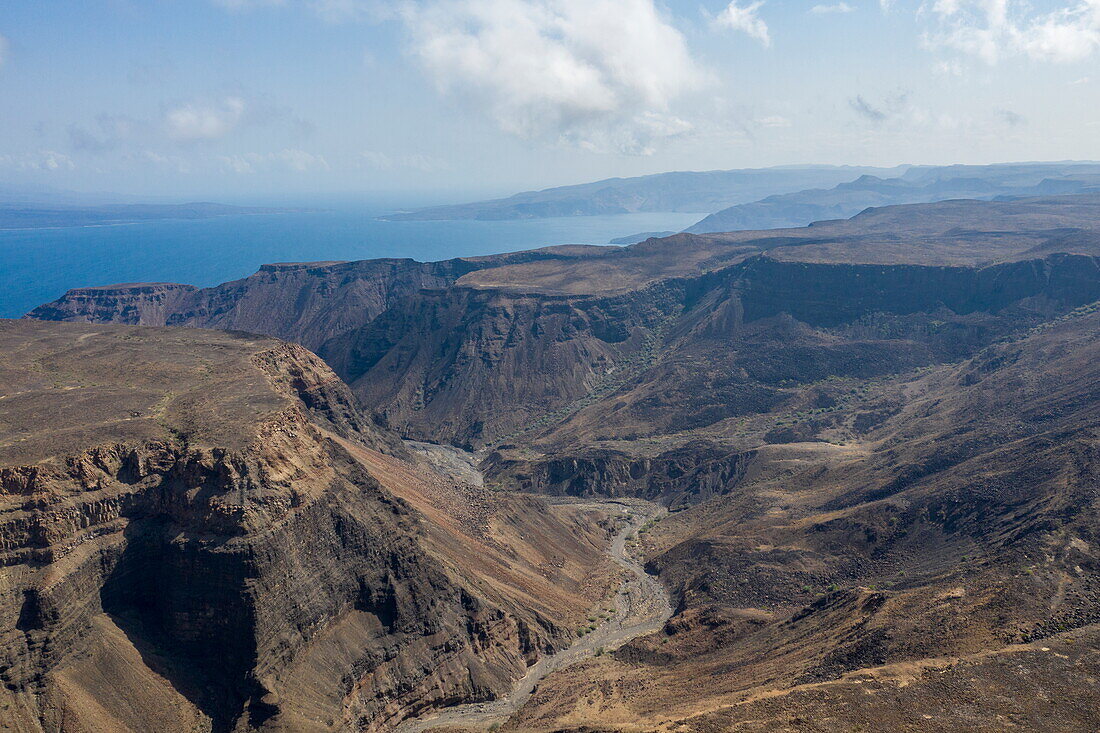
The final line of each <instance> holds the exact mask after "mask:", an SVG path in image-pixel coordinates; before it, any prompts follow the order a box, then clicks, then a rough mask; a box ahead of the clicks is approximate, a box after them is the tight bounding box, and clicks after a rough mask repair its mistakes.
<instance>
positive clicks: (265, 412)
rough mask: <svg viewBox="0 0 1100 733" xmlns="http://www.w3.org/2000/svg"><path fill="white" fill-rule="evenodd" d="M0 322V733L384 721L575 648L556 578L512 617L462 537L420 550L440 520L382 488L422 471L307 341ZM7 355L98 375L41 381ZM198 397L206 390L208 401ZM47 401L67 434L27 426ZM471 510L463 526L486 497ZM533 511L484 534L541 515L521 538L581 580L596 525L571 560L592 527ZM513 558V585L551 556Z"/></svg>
mask: <svg viewBox="0 0 1100 733" xmlns="http://www.w3.org/2000/svg"><path fill="white" fill-rule="evenodd" d="M7 323H8V325H6V326H5V327H4V328H3V329H0V341H3V342H4V343H5V344H6V345H7V346H12V345H13V344H14V343H16V342H18V343H20V344H21V347H20V349H18V350H16V349H10V350H9V349H7V346H5V352H4V353H6V354H8V355H9V356H7V357H4V359H3V364H2V365H0V366H2V369H0V374H3V375H4V380H5V382H4V392H5V393H7V394H12V395H18V396H19V397H17V398H16V399H15V400H13V401H12V404H11V405H5V406H4V407H2V408H0V412H3V421H4V424H5V426H6V430H5V432H4V433H3V434H0V559H2V567H3V569H2V570H0V574H2V577H3V585H2V587H3V593H2V594H0V615H2V616H3V619H4V621H3V623H2V624H0V628H3V629H4V630H3V632H0V633H2V639H0V655H2V656H0V679H2V680H3V682H4V684H5V687H6V692H5V693H4V697H5V700H6V702H5V704H4V705H3V711H2V712H0V721H2V722H3V723H4V724H6V725H8V726H11V727H14V728H16V729H19V730H50V731H75V730H148V729H150V728H151V727H160V728H162V729H167V730H182V729H196V730H213V731H219V730H223V731H227V730H232V729H245V728H258V729H271V730H295V731H298V730H335V729H356V730H367V731H371V730H386V729H389V727H391V726H392V725H393V724H395V723H396V722H397V721H399V720H401V719H403V718H405V717H408V716H410V715H415V714H417V713H419V712H420V711H422V710H424V709H426V708H428V707H431V706H435V705H441V704H447V703H451V702H456V701H476V700H484V699H489V698H492V697H494V696H495V695H497V694H500V693H501V692H503V691H504V690H507V689H510V687H511V683H512V680H513V679H515V678H517V677H519V676H522V674H523V673H524V671H525V670H526V667H527V665H528V664H530V663H532V662H533V661H534V660H535V659H537V658H538V657H539V656H540V655H541V654H543V653H544V652H546V651H548V650H551V649H554V648H556V647H560V646H561V645H563V644H564V643H566V641H567V640H568V639H571V638H572V625H571V621H570V620H569V618H568V614H569V613H570V612H571V611H570V603H573V604H577V605H578V606H579V605H582V603H583V602H578V600H576V599H574V600H572V601H568V600H562V599H568V598H569V596H567V595H563V594H565V593H568V588H569V584H570V583H571V582H573V581H571V580H569V579H568V578H567V577H566V576H561V577H557V578H555V575H554V574H553V573H547V574H546V575H545V578H544V579H543V580H542V581H540V582H545V583H547V585H548V588H549V587H551V585H550V584H556V587H559V588H561V590H560V591H557V594H558V595H557V596H554V595H553V594H551V593H550V592H549V591H546V595H545V597H546V598H548V599H549V598H553V597H556V598H557V599H558V600H557V601H552V600H547V601H546V602H545V603H544V604H543V605H541V606H539V607H534V606H532V605H530V604H528V605H524V604H522V603H520V602H519V601H518V599H519V598H521V597H523V596H524V594H525V593H527V592H529V589H530V585H529V583H530V582H531V581H525V586H524V589H523V590H522V591H521V590H519V589H518V588H516V589H513V588H512V586H511V585H510V583H511V582H513V581H511V580H509V579H508V578H507V577H503V578H502V577H498V576H493V577H489V576H482V575H481V574H480V573H481V572H483V571H482V570H480V569H479V567H477V566H470V565H468V564H467V565H463V564H462V563H461V562H460V559H461V558H460V557H459V556H458V555H454V554H453V553H456V552H458V550H459V549H460V548H459V547H458V545H460V539H459V538H458V537H457V536H456V537H455V539H454V540H453V541H451V542H448V543H444V545H443V546H441V545H439V544H438V542H437V539H436V538H438V537H439V536H440V533H441V532H444V533H446V532H450V531H452V530H448V529H446V528H447V527H448V526H450V524H451V522H452V520H449V519H447V511H449V510H448V509H446V508H445V507H444V508H440V506H441V505H440V506H434V508H432V510H431V513H430V514H429V515H425V514H423V513H422V511H420V510H418V509H416V508H414V507H413V506H412V505H411V504H410V503H409V502H408V501H406V499H405V498H403V497H404V496H406V495H411V494H410V493H409V492H414V493H415V492H417V491H419V492H421V494H416V495H417V496H420V495H422V494H423V492H424V491H426V489H416V488H415V486H416V485H418V484H416V482H417V481H423V480H424V479H418V478H415V476H416V475H418V474H417V473H416V472H417V471H418V470H420V469H416V468H415V467H414V466H413V464H411V463H409V461H407V460H405V459H406V457H407V456H408V454H406V453H405V452H404V449H403V447H402V446H401V444H400V443H399V442H396V441H394V440H393V438H392V437H390V436H387V435H386V434H385V433H384V432H383V431H382V430H380V429H379V428H378V427H377V426H375V425H373V424H372V423H371V422H370V420H369V418H367V417H365V416H364V415H363V414H362V413H361V412H360V411H359V409H358V406H357V403H356V402H355V400H354V398H353V397H352V396H351V394H350V392H349V391H348V390H347V388H346V387H345V386H344V385H343V384H342V383H341V382H340V381H339V380H338V379H337V378H336V377H335V375H334V374H333V373H332V371H331V370H330V369H329V368H328V367H327V366H326V365H325V364H324V363H323V362H321V361H320V360H319V359H317V357H315V356H313V355H312V354H310V353H309V352H307V351H306V350H305V349H303V348H302V347H300V346H296V345H291V344H283V343H279V342H275V341H271V340H265V339H246V338H244V337H238V336H233V335H228V334H217V333H214V332H204V331H191V330H163V329H138V330H134V329H128V328H123V327H110V328H107V329H104V328H102V327H91V326H79V325H65V326H58V325H56V324H53V325H50V324H42V323H33V322H7ZM15 351H19V352H20V353H18V354H13V352H15ZM119 351H123V352H125V353H124V354H123V358H125V360H126V361H127V362H128V363H130V364H131V365H132V367H131V371H130V372H128V373H126V374H116V375H110V374H108V372H107V371H106V370H105V364H104V363H102V361H101V360H102V359H113V358H115V356H116V354H117V353H118V352H119ZM177 356H178V357H179V359H180V360H181V361H182V360H186V359H193V360H194V361H195V364H197V365H198V368H197V369H194V370H193V369H192V368H191V366H190V365H189V364H188V363H186V362H185V361H184V362H183V363H181V362H180V361H175V359H176V357H177ZM27 359H29V360H31V361H33V360H35V359H37V360H39V363H43V362H48V363H51V364H53V365H54V367H53V368H54V370H55V371H54V374H56V375H59V378H61V379H68V378H70V377H71V378H74V379H79V378H80V375H81V374H96V375H98V382H97V383H96V384H83V385H76V386H73V387H71V388H69V390H68V391H67V392H64V391H58V390H57V389H56V388H54V387H53V386H52V385H48V384H47V385H43V384H42V383H41V382H40V381H39V380H40V376H39V373H38V372H36V371H35V370H34V369H32V368H29V363H28V362H26V361H25V360H27ZM118 380H130V381H131V383H132V384H133V387H132V392H130V391H127V390H123V391H121V392H120V391H119V390H118V389H117V388H116V381H118ZM203 390H218V395H217V400H216V401H215V402H213V403H211V404H212V405H213V407H210V411H209V412H207V407H208V405H206V404H205V403H203V402H202V401H201V399H200V394H201V392H202V391H203ZM59 400H74V401H76V402H78V403H81V404H84V405H86V406H87V409H86V410H85V411H84V412H83V413H81V414H82V418H83V420H84V423H83V424H77V425H72V426H70V427H71V428H72V429H74V430H75V432H74V433H73V435H72V436H70V438H66V439H63V440H58V438H57V435H56V432H55V428H54V427H53V426H51V425H47V426H42V425H41V424H40V423H39V422H38V421H39V420H40V418H39V415H41V414H52V411H53V409H54V407H53V405H54V404H55V403H56V404H60V403H59V402H58V401H59ZM147 400H148V401H151V402H152V406H153V407H154V409H152V410H150V409H149V408H148V407H147V406H146V402H145V401H147ZM5 402H8V401H5ZM24 405H33V406H34V410H33V411H28V412H23V411H22V407H23V406H24ZM122 407H125V411H124V410H122V409H120V408H122ZM119 416H123V417H121V422H119V419H120V418H119ZM157 433H159V436H160V437H155V435H156V434H157ZM20 435H22V436H24V437H23V439H22V440H21V439H20V438H19V437H18V436H20ZM72 441H77V442H72ZM78 444H83V445H84V447H83V448H82V449H74V448H73V447H72V446H75V445H78ZM387 466H388V467H389V468H388V469H387V470H386V471H381V469H382V468H385V467H387ZM403 466H404V467H406V468H400V467H403ZM394 467H398V468H394ZM398 469H400V470H401V471H405V472H407V473H409V476H412V477H413V478H409V477H405V478H403V479H401V480H400V481H399V479H397V478H395V477H394V476H395V475H396V474H394V471H396V470H398ZM380 471H381V472H380ZM379 476H381V477H382V478H381V479H380V478H379ZM410 482H412V483H411V484H410ZM399 484H400V485H399ZM410 486H411V487H412V488H410ZM468 491H474V489H473V488H471V489H468ZM476 501H477V502H478V503H479V504H481V505H482V506H485V507H486V512H487V513H486V514H483V516H482V519H481V521H482V523H485V522H489V523H490V524H484V525H483V526H484V527H490V526H492V524H491V523H492V522H494V521H498V520H494V519H492V517H493V516H494V514H495V512H496V509H495V508H493V507H494V506H507V500H502V502H498V503H496V504H494V503H490V502H488V498H487V497H481V498H478V499H477V500H476ZM425 506H427V505H425ZM532 509H534V514H533V515H532V517H531V518H530V519H522V518H517V517H515V516H513V515H512V514H511V513H509V514H507V515H502V517H505V518H502V519H500V520H499V521H501V522H504V521H507V522H519V523H520V525H522V524H523V522H529V523H530V522H537V523H538V531H537V532H536V531H534V529H533V526H534V525H531V526H529V527H527V528H523V527H522V526H519V527H518V528H517V529H516V531H517V532H521V533H523V532H526V533H529V534H531V535H532V536H533V537H534V536H537V537H539V538H540V539H539V541H540V542H541V543H543V544H544V545H545V547H546V551H547V552H550V553H553V554H554V555H556V556H557V557H559V558H560V562H562V564H563V565H567V566H573V564H574V563H578V562H579V563H585V564H589V565H590V566H592V564H593V563H595V565H596V566H598V564H599V563H598V561H597V558H598V554H594V551H596V549H597V547H598V542H599V540H598V539H596V538H598V537H599V532H596V534H594V535H593V539H596V542H597V544H596V545H595V546H593V545H589V547H590V548H591V549H589V550H585V549H584V544H583V541H581V540H580V539H579V538H580V537H582V536H583V533H584V532H585V531H588V530H586V529H583V528H581V527H579V526H566V525H564V524H555V522H556V521H557V520H556V519H555V515H554V514H553V513H549V514H546V515H544V516H541V517H538V513H537V512H538V510H537V509H535V508H532ZM529 511H531V510H529ZM440 523H442V524H440ZM578 530H579V532H580V534H578ZM470 531H473V530H470ZM480 531H489V530H485V529H483V530H480ZM555 533H556V534H555ZM468 541H471V542H473V541H475V539H474V538H472V537H471V538H470V539H469V540H468ZM441 547H446V548H449V549H441ZM511 547H512V550H511V551H512V552H520V553H522V555H523V558H524V559H519V558H516V559H513V560H512V561H511V565H512V566H513V567H515V568H517V572H518V571H519V570H521V569H523V568H527V567H528V565H527V563H530V562H546V561H547V558H542V559H541V560H540V559H538V558H540V557H541V555H539V552H538V551H535V550H533V549H531V548H527V547H525V546H523V545H522V543H521V542H520V543H513V544H512V546H511ZM497 552H499V550H497V549H494V546H493V545H492V544H491V543H490V544H488V545H486V546H485V548H484V549H483V551H482V552H481V557H482V562H483V563H484V565H482V566H481V567H494V566H495V565H494V564H497V563H498V562H499V564H501V565H503V563H504V560H503V559H500V560H499V561H498V560H497V559H496V556H495V554H494V553H497ZM586 553H587V554H586ZM532 558H534V559H532ZM524 572H529V573H530V572H531V570H525V571H524ZM533 575H535V576H536V577H537V574H533ZM537 592H540V591H537ZM582 610H583V609H582V608H573V610H572V612H573V613H580V612H582Z"/></svg>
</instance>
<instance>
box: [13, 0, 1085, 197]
mask: <svg viewBox="0 0 1100 733" xmlns="http://www.w3.org/2000/svg"><path fill="white" fill-rule="evenodd" d="M1098 52H1100V3H1098V2H1097V0H1082V1H1081V2H1076V0H1069V2H1066V1H1064V0H1058V1H1056V2H1041V3H1029V4H1025V3H1022V2H1017V1H1014V0H983V1H981V2H976V1H973V0H937V2H935V3H915V2H907V1H905V0H897V1H896V2H883V3H879V2H859V3H856V2H839V3H828V2H825V3H823V4H814V3H811V2H804V3H794V2H784V1H783V0H769V1H766V2H755V3H739V2H736V1H735V2H733V3H726V2H715V1H714V0H706V1H705V2H702V3H689V2H686V1H683V0H670V1H669V2H664V3H659V2H654V0H625V1H620V2H611V1H610V0H597V1H595V2H579V0H458V1H453V2H439V1H438V0H419V1H413V0H409V1H408V2H400V3H381V2H373V1H372V0H310V1H306V0H190V1H189V2H182V1H180V0H162V1H158V2H152V3H139V2H135V1H134V0H111V1H110V2H101V3H92V4H82V3H76V2H71V1H65V2H57V3H51V4H50V5H49V6H48V7H47V6H45V5H42V4H35V3H26V2H23V3H19V2H15V3H8V4H5V6H4V7H3V8H0V98H3V99H4V100H5V101H6V104H5V106H4V110H5V113H4V114H2V115H0V140H2V142H0V182H2V183H4V184H6V185H14V186H48V187H54V188H59V189H71V190H76V191H117V192H119V193H125V194H145V195H159V196H176V197H196V196H199V197H230V198H241V197H259V196H294V195H300V194H304V193H306V192H309V193H311V194H314V195H325V194H336V193H364V194H379V193H384V192H391V193H392V192H395V191H402V192H412V193H417V192H419V194H422V195H429V194H430V195H433V196H437V197H440V198H441V199H442V198H445V197H447V196H451V197H452V198H454V199H455V200H460V199H472V198H477V197H483V196H488V195H496V194H506V193H510V192H514V191H517V190H525V189H534V188H544V187H549V186H555V185H563V184H569V183H579V182H582V181H590V180H597V179H601V178H607V177H614V176H623V177H628V176H636V175H643V174H648V173H659V172H664V171H669V170H714V169H732V168H755V167H768V166H775V165H791V164H805V163H810V164H857V165H879V166H893V165H898V164H905V163H911V164H949V163H996V162H1008V161H1019V160H1065V159H1090V158H1091V159H1100V137H1098V135H1097V134H1096V133H1097V129H1098V128H1097V126H1098V125H1100V120H1098V119H1097V118H1096V116H1095V112H1094V110H1095V109H1097V108H1100V77H1098V76H1097V66H1096V64H1097V59H1098V58H1100V56H1098Z"/></svg>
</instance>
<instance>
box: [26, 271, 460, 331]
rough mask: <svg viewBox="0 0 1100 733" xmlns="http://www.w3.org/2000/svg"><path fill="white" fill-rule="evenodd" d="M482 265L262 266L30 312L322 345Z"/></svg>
mask: <svg viewBox="0 0 1100 733" xmlns="http://www.w3.org/2000/svg"><path fill="white" fill-rule="evenodd" d="M473 269H476V265H473V264H471V263H468V262H465V261H463V260H450V261H447V262H438V263H428V264H424V263H420V262H414V261H413V260H364V261H362V262H337V263H326V262H318V263H305V264H275V265H264V266H263V267H261V268H260V270H259V272H257V273H256V274H255V275H252V276H250V277H247V278H244V279H243V280H235V281H233V282H229V283H224V284H222V285H218V286H216V287H213V288H203V289H201V290H200V289H198V288H195V287H192V286H188V285H160V284H152V285H145V284H138V285H128V286H125V285H124V286H111V287H106V288H85V289H80V290H74V291H70V292H69V293H67V294H66V295H65V296H63V297H62V298H60V299H58V300H57V301H54V302H53V303H49V304H46V305H43V306H41V307H39V308H36V309H35V310H33V311H31V313H30V314H28V315H29V316H30V317H31V318H39V319H42V320H53V321H78V322H91V323H104V322H112V323H130V324H141V325H147V326H193V327H198V328H222V329H232V330H238V331H249V332H251V333H262V334H266V335H270V336H276V337H278V338H285V339H289V340H292V341H297V342H298V343H301V344H303V345H305V346H307V347H309V348H316V346H317V345H319V344H320V343H321V342H322V341H324V340H325V339H327V338H331V337H332V336H335V335H337V334H339V333H342V332H343V331H345V330H347V329H349V328H351V327H353V326H357V325H360V324H362V323H365V322H367V321H369V320H370V319H372V318H374V317H375V316H376V315H378V314H379V313H381V312H382V311H383V310H385V309H386V308H387V307H388V306H389V305H390V303H391V302H393V301H394V300H396V299H398V298H401V297H403V296H405V295H408V294H409V293H415V292H416V291H417V290H419V289H420V288H424V287H443V286H446V285H447V284H449V283H451V282H453V281H454V280H456V279H457V278H458V277H460V276H461V275H463V274H465V273H467V272H470V271H471V270H473Z"/></svg>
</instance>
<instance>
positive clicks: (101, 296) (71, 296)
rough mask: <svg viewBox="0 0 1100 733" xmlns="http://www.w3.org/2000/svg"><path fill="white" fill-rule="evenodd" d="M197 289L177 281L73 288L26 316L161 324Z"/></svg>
mask: <svg viewBox="0 0 1100 733" xmlns="http://www.w3.org/2000/svg"><path fill="white" fill-rule="evenodd" d="M197 290H198V288H196V287H195V286H194V285H179V284H177V283H132V284H122V285H107V286H104V287H97V288H75V289H73V290H70V291H69V292H67V293H65V295H63V296H62V297H61V298H58V299H57V300H55V301H53V302H52V303H46V304H45V305H41V306H39V307H37V308H35V309H34V310H33V311H31V313H30V314H29V315H30V317H32V318H37V319H40V320H43V321H77V322H81V323H124V324H127V325H131V326H163V325H165V324H166V323H167V322H168V319H169V318H170V317H171V316H172V314H174V313H175V312H176V310H177V309H178V308H180V307H186V305H185V304H186V303H187V302H189V301H190V299H191V298H192V297H193V295H194V294H195V292H196V291H197Z"/></svg>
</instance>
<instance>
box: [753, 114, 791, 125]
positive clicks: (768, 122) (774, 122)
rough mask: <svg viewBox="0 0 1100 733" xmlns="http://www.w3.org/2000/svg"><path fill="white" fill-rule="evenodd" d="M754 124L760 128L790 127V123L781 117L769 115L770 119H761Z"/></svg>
mask: <svg viewBox="0 0 1100 733" xmlns="http://www.w3.org/2000/svg"><path fill="white" fill-rule="evenodd" d="M756 124H758V125H760V126H761V127H790V126H791V121H790V120H788V119H787V118H786V117H783V116H781V115H771V116H770V117H761V118H760V119H758V120H756Z"/></svg>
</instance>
